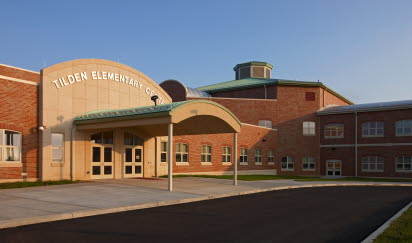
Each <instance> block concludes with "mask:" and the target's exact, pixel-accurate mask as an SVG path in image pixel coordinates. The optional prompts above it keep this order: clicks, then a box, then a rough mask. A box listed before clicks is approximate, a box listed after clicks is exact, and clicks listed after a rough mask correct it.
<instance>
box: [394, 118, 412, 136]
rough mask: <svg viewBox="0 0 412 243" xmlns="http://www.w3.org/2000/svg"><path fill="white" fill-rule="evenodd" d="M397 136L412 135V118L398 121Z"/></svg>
mask: <svg viewBox="0 0 412 243" xmlns="http://www.w3.org/2000/svg"><path fill="white" fill-rule="evenodd" d="M396 136H412V120H401V121H397V122H396Z"/></svg>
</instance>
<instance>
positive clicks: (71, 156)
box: [70, 124, 76, 181]
mask: <svg viewBox="0 0 412 243" xmlns="http://www.w3.org/2000/svg"><path fill="white" fill-rule="evenodd" d="M75 128H76V125H74V124H73V125H72V129H71V133H70V180H72V181H74V159H73V157H74V139H73V138H74V129H75Z"/></svg>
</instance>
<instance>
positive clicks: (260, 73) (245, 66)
mask: <svg viewBox="0 0 412 243" xmlns="http://www.w3.org/2000/svg"><path fill="white" fill-rule="evenodd" d="M272 69H273V66H272V65H270V64H269V63H267V62H257V61H252V62H245V63H240V64H237V65H236V66H235V67H234V68H233V70H235V73H236V80H239V79H245V78H266V79H270V78H272Z"/></svg>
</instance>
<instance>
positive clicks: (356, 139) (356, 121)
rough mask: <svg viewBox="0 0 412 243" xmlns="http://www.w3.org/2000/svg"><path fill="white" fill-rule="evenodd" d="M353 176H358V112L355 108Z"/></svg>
mask: <svg viewBox="0 0 412 243" xmlns="http://www.w3.org/2000/svg"><path fill="white" fill-rule="evenodd" d="M355 176H358V111H357V110H356V108H355Z"/></svg>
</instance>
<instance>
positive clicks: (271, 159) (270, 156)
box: [268, 149, 275, 163]
mask: <svg viewBox="0 0 412 243" xmlns="http://www.w3.org/2000/svg"><path fill="white" fill-rule="evenodd" d="M268 163H275V154H274V153H273V150H271V149H270V150H268Z"/></svg>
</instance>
